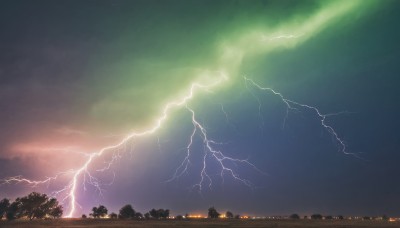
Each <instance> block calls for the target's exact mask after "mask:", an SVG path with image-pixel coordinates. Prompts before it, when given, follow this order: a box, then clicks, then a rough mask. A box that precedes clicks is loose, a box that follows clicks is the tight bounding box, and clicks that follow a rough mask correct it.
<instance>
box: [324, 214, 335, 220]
mask: <svg viewBox="0 0 400 228" xmlns="http://www.w3.org/2000/svg"><path fill="white" fill-rule="evenodd" d="M325 219H326V220H332V219H333V217H332V216H331V215H327V216H325Z"/></svg>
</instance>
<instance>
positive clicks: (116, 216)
mask: <svg viewBox="0 0 400 228" xmlns="http://www.w3.org/2000/svg"><path fill="white" fill-rule="evenodd" d="M110 218H111V219H116V218H118V215H117V214H115V213H114V212H112V213H111V214H110Z"/></svg>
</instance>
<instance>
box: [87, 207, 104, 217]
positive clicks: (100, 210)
mask: <svg viewBox="0 0 400 228" xmlns="http://www.w3.org/2000/svg"><path fill="white" fill-rule="evenodd" d="M92 212H93V213H91V214H90V216H92V217H93V218H103V217H105V216H106V215H107V213H108V210H107V208H106V207H105V206H103V205H99V207H93V208H92Z"/></svg>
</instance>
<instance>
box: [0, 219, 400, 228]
mask: <svg viewBox="0 0 400 228" xmlns="http://www.w3.org/2000/svg"><path fill="white" fill-rule="evenodd" d="M0 227H2V228H3V227H332V228H339V227H340V228H345V227H360V228H361V227H380V228H385V227H400V222H388V221H354V220H342V221H339V220H329V221H328V220H320V221H317V220H243V219H242V220H221V219H220V220H211V219H202V220H181V221H177V220H167V221H154V220H149V221H136V220H111V219H99V220H94V219H59V220H37V221H26V220H19V221H11V222H8V221H0Z"/></svg>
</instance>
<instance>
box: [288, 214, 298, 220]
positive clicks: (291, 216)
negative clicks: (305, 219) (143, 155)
mask: <svg viewBox="0 0 400 228" xmlns="http://www.w3.org/2000/svg"><path fill="white" fill-rule="evenodd" d="M289 218H291V219H300V216H299V215H298V214H292V215H290V217H289Z"/></svg>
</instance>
